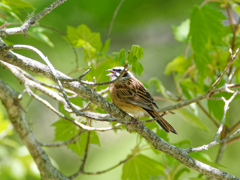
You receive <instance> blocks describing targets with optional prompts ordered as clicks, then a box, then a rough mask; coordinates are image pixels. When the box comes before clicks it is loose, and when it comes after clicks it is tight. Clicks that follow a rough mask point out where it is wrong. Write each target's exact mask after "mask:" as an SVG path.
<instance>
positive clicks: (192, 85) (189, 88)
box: [181, 78, 205, 99]
mask: <svg viewBox="0 0 240 180" xmlns="http://www.w3.org/2000/svg"><path fill="white" fill-rule="evenodd" d="M181 87H182V91H183V93H184V95H185V96H186V98H187V99H191V98H192V97H194V96H196V93H198V94H203V93H204V90H205V89H204V86H203V85H201V84H199V82H193V81H192V79H191V78H185V79H184V80H183V81H182V83H181Z"/></svg>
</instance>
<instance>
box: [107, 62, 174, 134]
mask: <svg viewBox="0 0 240 180" xmlns="http://www.w3.org/2000/svg"><path fill="white" fill-rule="evenodd" d="M123 70H124V67H114V68H112V69H108V70H107V71H110V72H111V73H110V74H108V75H107V76H110V80H111V81H113V80H115V79H116V78H117V77H118V76H120V74H121V72H122V71H123ZM109 91H110V96H111V99H112V102H113V104H115V105H116V106H117V107H119V108H120V109H122V110H123V111H125V112H127V113H130V114H132V115H133V116H134V117H139V115H140V114H142V113H144V111H146V112H147V113H148V114H149V115H150V116H152V118H156V117H158V118H159V119H158V120H157V121H156V122H157V123H158V124H159V125H160V126H161V127H162V128H163V129H164V130H165V131H166V132H170V131H171V132H172V133H175V134H177V132H176V130H175V129H174V128H173V127H172V126H171V125H170V124H169V123H168V122H167V121H166V120H165V119H163V117H161V116H159V114H158V113H157V111H156V110H155V109H154V106H155V107H156V108H158V106H157V104H156V103H155V102H154V100H153V98H152V96H151V95H150V93H149V92H148V90H147V89H146V88H145V87H144V85H143V84H142V83H141V82H140V81H139V80H138V79H136V78H135V77H134V76H133V74H132V73H131V72H130V71H126V72H125V73H124V75H123V76H122V77H121V79H120V80H119V81H117V82H116V83H112V84H110V86H109Z"/></svg>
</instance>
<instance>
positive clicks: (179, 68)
mask: <svg viewBox="0 0 240 180" xmlns="http://www.w3.org/2000/svg"><path fill="white" fill-rule="evenodd" d="M189 66H190V61H188V60H186V59H185V57H184V56H182V55H180V56H178V57H176V58H174V59H173V60H172V61H171V62H170V63H168V64H167V66H166V68H165V72H164V73H165V74H171V73H172V72H174V71H175V72H178V73H184V72H185V71H186V70H187V68H188V67H189Z"/></svg>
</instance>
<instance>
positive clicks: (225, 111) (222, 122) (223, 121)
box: [214, 90, 238, 141]
mask: <svg viewBox="0 0 240 180" xmlns="http://www.w3.org/2000/svg"><path fill="white" fill-rule="evenodd" d="M237 94H238V90H237V91H235V93H234V94H233V95H232V96H231V98H230V99H229V100H226V99H225V98H224V97H222V99H223V101H224V103H225V105H224V113H223V118H222V120H221V125H220V126H219V128H218V131H217V133H216V135H215V138H214V141H217V139H218V137H219V135H220V133H221V132H222V129H223V125H224V124H225V119H226V115H227V111H228V109H229V104H230V103H231V102H232V101H233V99H234V98H235V96H236V95H237Z"/></svg>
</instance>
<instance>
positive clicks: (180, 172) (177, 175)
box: [174, 167, 190, 180]
mask: <svg viewBox="0 0 240 180" xmlns="http://www.w3.org/2000/svg"><path fill="white" fill-rule="evenodd" d="M185 172H188V173H190V170H189V168H186V167H183V168H181V169H179V170H178V171H177V172H176V173H175V175H174V180H177V179H180V178H179V177H180V176H181V175H182V174H183V173H185Z"/></svg>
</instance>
